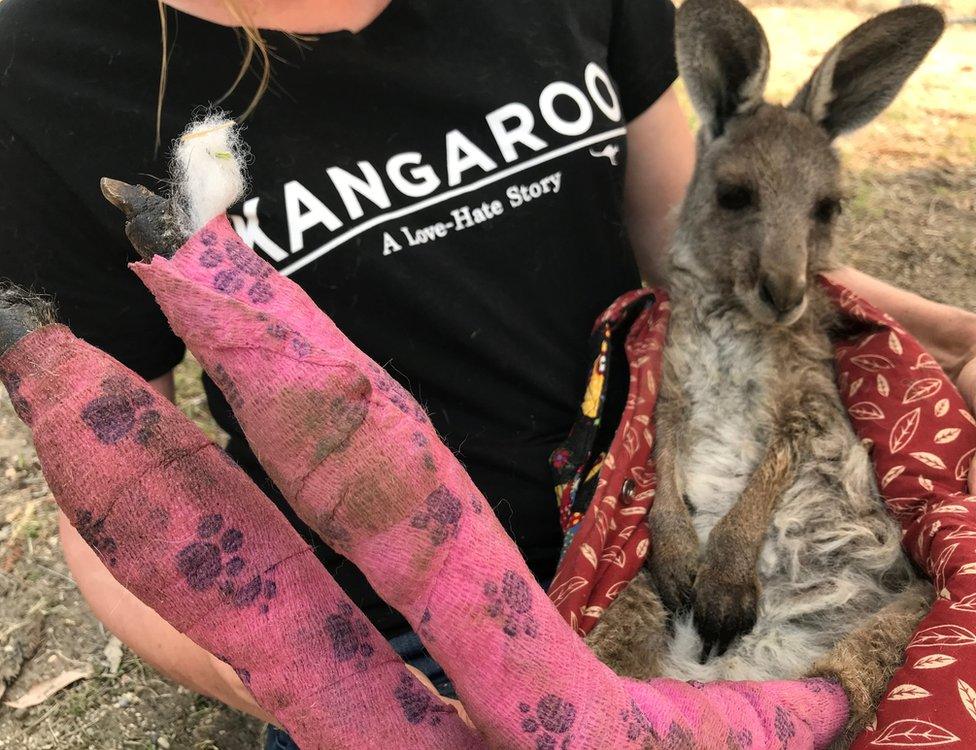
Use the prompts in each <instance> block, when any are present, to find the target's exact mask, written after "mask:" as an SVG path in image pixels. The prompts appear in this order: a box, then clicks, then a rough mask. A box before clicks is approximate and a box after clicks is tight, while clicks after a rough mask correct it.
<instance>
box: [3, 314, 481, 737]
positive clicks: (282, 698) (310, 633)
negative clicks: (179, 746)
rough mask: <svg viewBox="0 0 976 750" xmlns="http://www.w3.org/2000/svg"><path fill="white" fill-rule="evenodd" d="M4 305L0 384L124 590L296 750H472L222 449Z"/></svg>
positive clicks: (75, 343)
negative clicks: (283, 732)
mask: <svg viewBox="0 0 976 750" xmlns="http://www.w3.org/2000/svg"><path fill="white" fill-rule="evenodd" d="M12 300H13V298H12V297H10V296H8V297H6V298H4V297H3V295H0V352H4V350H6V352H5V353H3V354H2V356H0V377H2V379H3V382H4V385H5V386H6V387H7V390H8V391H9V393H10V396H11V399H12V401H13V404H14V406H15V408H16V410H17V412H18V414H19V415H20V416H21V418H22V419H23V420H24V421H25V422H26V423H27V424H28V425H30V427H31V429H32V431H33V434H34V441H35V444H36V446H37V452H38V455H39V457H40V459H41V463H42V465H43V467H44V475H45V477H46V478H47V481H48V483H49V485H50V487H51V490H52V492H53V493H54V496H55V498H56V499H57V501H58V504H59V505H60V506H61V508H62V510H64V512H65V513H66V515H67V516H68V518H69V519H70V520H71V523H72V524H73V525H74V526H75V527H76V528H77V529H78V531H79V532H80V534H81V536H82V537H83V538H84V539H85V541H86V542H87V543H88V544H89V545H90V546H91V547H92V548H93V549H94V550H95V551H96V552H97V553H98V555H99V557H100V558H101V560H102V561H103V562H104V563H105V565H106V566H107V567H108V569H109V570H110V571H111V572H112V574H113V575H114V576H115V577H116V579H118V581H119V582H120V583H122V585H124V586H125V587H126V588H127V589H129V590H130V591H132V592H133V593H134V594H135V595H136V596H137V597H139V599H141V600H142V601H143V602H145V603H146V604H147V605H149V606H150V607H152V608H153V609H154V610H155V611H156V612H158V613H159V614H160V615H161V616H162V617H163V618H164V619H166V620H167V621H168V622H170V623H171V624H172V625H173V626H174V627H176V628H177V629H178V630H179V631H181V632H183V633H185V634H186V635H188V636H189V637H190V638H191V639H192V640H193V641H194V642H196V643H198V644H199V645H200V646H202V647H203V648H205V649H207V650H208V651H210V652H212V653H214V654H216V655H218V656H219V658H221V659H223V660H224V661H226V662H227V663H228V664H230V665H231V666H232V667H234V668H235V670H236V671H237V673H238V675H240V677H241V679H242V681H243V682H244V684H245V685H246V686H247V687H248V689H249V690H250V691H251V693H252V694H253V695H254V697H255V699H256V700H257V702H258V703H259V704H260V705H261V706H262V707H263V708H264V709H265V710H267V711H268V712H269V713H270V714H272V715H273V716H275V717H276V719H277V720H278V722H279V723H280V724H281V725H282V726H283V727H285V728H286V729H287V730H288V731H289V732H290V733H291V734H292V736H293V737H295V739H296V741H297V742H298V743H299V744H300V745H301V747H302V748H303V749H308V750H312V749H313V748H323V749H324V748H329V749H330V750H331V749H332V748H356V749H360V748H367V747H370V748H372V747H375V748H381V747H419V748H443V749H444V750H454V749H455V748H462V747H463V748H468V747H475V748H477V747H480V746H481V742H480V740H479V739H478V738H476V737H475V736H474V734H473V733H472V732H471V731H470V730H469V729H468V728H467V727H465V726H464V725H463V724H462V723H461V721H460V719H459V718H458V716H457V714H456V713H455V712H454V710H453V709H451V708H448V707H447V706H445V705H443V704H441V703H440V702H439V701H438V700H437V698H436V697H434V696H433V695H431V694H430V693H429V692H428V691H427V690H425V689H424V688H423V687H422V686H421V685H420V684H419V683H417V682H416V680H415V679H414V678H413V677H412V676H411V675H410V674H409V672H408V671H407V670H406V668H405V667H404V665H403V663H402V661H401V660H400V658H399V657H398V656H397V655H396V654H395V653H394V652H393V650H392V649H391V648H390V646H389V644H388V643H387V642H386V641H385V640H384V639H383V638H382V636H381V635H380V634H379V633H378V632H376V630H375V629H374V628H373V627H372V626H371V625H370V624H369V622H368V621H367V620H366V618H365V616H364V615H362V613H360V612H359V611H358V610H357V609H356V607H355V606H354V605H353V604H352V602H351V601H350V600H349V599H348V597H346V596H345V594H344V593H343V592H342V591H341V589H340V588H339V587H338V585H337V584H336V583H335V581H333V580H332V578H331V577H330V576H329V575H328V573H326V571H325V570H324V569H323V568H322V567H321V564H320V563H319V562H318V560H317V559H316V558H315V556H314V554H313V553H312V552H311V550H310V549H309V548H308V547H307V545H305V544H304V543H303V542H302V541H301V539H300V538H299V537H298V535H297V533H296V532H295V531H294V530H293V529H292V528H291V527H290V526H289V525H288V523H287V521H286V520H285V519H284V517H283V516H281V514H280V513H279V512H278V510H277V509H276V508H275V507H274V506H273V505H272V503H271V502H270V501H269V500H268V499H267V498H266V497H264V495H262V494H261V492H260V491H259V490H258V489H257V487H256V486H255V485H254V484H253V483H252V482H251V481H250V480H249V479H248V478H247V476H246V475H245V474H244V473H243V472H242V471H241V470H240V469H239V468H238V467H237V466H236V465H235V464H234V463H233V462H232V461H231V460H230V459H229V458H228V457H227V456H226V454H224V452H223V451H221V450H220V449H219V448H217V447H216V446H214V445H213V444H212V443H210V442H209V441H208V440H207V438H206V437H205V436H204V435H203V434H202V433H201V432H200V431H199V430H198V429H197V428H196V427H195V426H194V425H193V424H192V423H190V422H189V421H188V420H187V419H185V418H184V417H183V415H182V414H181V413H180V412H179V410H178V409H177V408H176V407H175V406H174V405H173V404H171V403H170V402H169V401H167V400H165V399H163V398H162V397H161V396H159V395H158V394H156V393H155V392H154V391H152V390H151V389H150V388H149V387H148V386H147V385H146V384H145V382H143V381H142V380H141V379H140V378H138V377H137V376H136V375H135V374H134V373H132V372H131V371H129V370H127V369H126V368H124V367H123V366H122V365H120V364H118V363H117V362H115V361H114V360H113V359H111V358H110V357H108V356H107V355H105V354H103V353H102V352H100V351H98V350H96V349H94V348H93V347H91V346H89V345H88V344H85V343H84V342H82V341H80V340H78V339H77V338H75V337H74V336H73V335H72V334H71V332H70V331H69V330H68V329H67V328H65V327H63V326H59V325H50V324H47V325H42V324H44V323H49V321H48V320H39V319H38V318H37V316H36V315H34V316H33V317H31V315H32V312H31V309H32V308H31V307H30V305H24V304H18V303H16V302H15V301H13V302H12ZM38 326H41V327H38ZM33 328H37V330H33V332H31V329H33ZM8 347H9V348H8Z"/></svg>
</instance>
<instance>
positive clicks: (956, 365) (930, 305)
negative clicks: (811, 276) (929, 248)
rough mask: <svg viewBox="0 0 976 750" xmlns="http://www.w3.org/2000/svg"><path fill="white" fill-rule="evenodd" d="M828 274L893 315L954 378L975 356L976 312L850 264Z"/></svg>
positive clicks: (956, 377)
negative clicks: (946, 303) (939, 300)
mask: <svg viewBox="0 0 976 750" xmlns="http://www.w3.org/2000/svg"><path fill="white" fill-rule="evenodd" d="M827 275H828V277H829V278H830V279H832V280H833V281H836V282H838V283H839V284H842V285H843V286H846V287H847V288H848V289H850V290H851V291H853V292H854V293H855V294H857V295H859V296H861V297H863V298H864V299H866V300H867V301H868V302H870V303H871V304H872V305H874V306H875V307H878V308H880V309H881V310H884V311H885V312H886V313H888V314H889V315H891V316H892V317H893V318H894V319H895V320H897V321H898V322H899V323H900V324H901V325H903V326H904V327H905V328H906V329H907V330H908V332H909V333H911V334H912V335H913V336H915V338H917V339H918V340H919V341H920V342H921V343H922V345H923V346H924V347H925V348H926V349H927V350H928V351H929V352H930V353H931V354H932V356H933V357H935V359H936V361H937V362H938V363H939V364H940V365H941V366H942V368H943V369H944V370H945V371H946V372H947V373H948V375H949V377H951V378H952V379H954V380H956V379H958V377H959V374H960V372H961V371H962V368H963V367H964V366H965V365H966V363H967V362H969V361H970V360H972V359H973V358H974V357H976V314H974V313H972V312H970V311H967V310H963V309H960V308H958V307H952V306H950V305H943V304H940V303H938V302H932V301H931V300H927V299H925V298H924V297H920V296H919V295H917V294H914V293H912V292H909V291H906V290H904V289H899V288H898V287H895V286H892V285H890V284H887V283H885V282H884V281H881V280H880V279H876V278H874V277H873V276H869V275H867V274H866V273H862V272H861V271H858V270H856V269H854V268H850V267H848V266H844V267H841V268H838V269H836V270H834V271H831V272H830V273H829V274H827Z"/></svg>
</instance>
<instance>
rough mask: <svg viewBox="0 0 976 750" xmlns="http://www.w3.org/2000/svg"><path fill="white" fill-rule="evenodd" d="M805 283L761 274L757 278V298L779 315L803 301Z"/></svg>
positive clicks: (790, 310)
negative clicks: (760, 276) (758, 278)
mask: <svg viewBox="0 0 976 750" xmlns="http://www.w3.org/2000/svg"><path fill="white" fill-rule="evenodd" d="M805 294H806V285H805V284H804V283H802V282H801V283H798V282H797V281H794V280H792V279H785V278H780V279H777V278H774V277H773V276H771V275H770V274H763V276H762V278H760V280H759V298H760V299H761V300H762V301H763V302H764V303H765V304H767V305H768V306H769V307H771V308H772V309H773V310H774V311H775V312H776V313H778V314H779V315H785V314H786V313H789V312H792V311H793V310H795V309H796V308H797V307H798V306H799V305H800V304H802V303H803V297H804V295H805Z"/></svg>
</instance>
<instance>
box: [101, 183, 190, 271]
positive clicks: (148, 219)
mask: <svg viewBox="0 0 976 750" xmlns="http://www.w3.org/2000/svg"><path fill="white" fill-rule="evenodd" d="M100 185H101V188H102V195H104V196H105V199H106V200H107V201H108V202H109V203H111V204H112V205H113V206H115V207H116V208H117V209H119V210H120V211H121V212H122V213H123V214H125V236H126V237H128V238H129V242H131V243H132V247H134V248H135V251H136V252H137V253H139V255H140V257H142V259H143V260H152V257H153V256H154V255H162V256H163V257H164V258H171V257H172V256H173V254H174V253H176V251H177V250H179V248H180V246H181V245H182V244H183V243H184V242H185V241H186V236H185V234H184V233H183V232H182V231H181V230H180V228H179V222H178V221H177V220H176V218H175V213H174V211H173V206H172V202H171V201H169V200H168V199H166V198H163V197H162V196H160V195H156V194H155V193H154V192H152V191H151V190H149V189H148V188H145V187H143V186H142V185H129V184H128V183H126V182H122V181H121V180H113V179H112V178H110V177H103V178H102V180H101V183H100Z"/></svg>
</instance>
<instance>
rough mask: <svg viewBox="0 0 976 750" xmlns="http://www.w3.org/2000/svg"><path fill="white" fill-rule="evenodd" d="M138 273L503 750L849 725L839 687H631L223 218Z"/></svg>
mask: <svg viewBox="0 0 976 750" xmlns="http://www.w3.org/2000/svg"><path fill="white" fill-rule="evenodd" d="M133 268H134V270H135V271H136V273H137V274H138V275H139V276H140V278H141V279H142V280H143V281H144V282H145V284H146V285H147V286H148V287H149V289H150V290H151V291H152V292H153V294H154V295H155V296H156V298H157V300H158V301H159V303H160V305H161V306H162V308H163V310H164V312H165V313H166V315H167V317H168V318H169V321H170V324H171V326H172V328H173V330H174V331H175V332H176V333H177V334H178V335H179V336H181V337H182V338H183V339H184V340H185V341H186V343H187V345H188V346H189V347H190V349H191V350H192V351H193V353H194V354H195V356H196V357H197V358H198V359H199V360H200V361H201V363H202V364H203V365H204V367H205V368H206V369H207V371H208V372H209V373H210V375H211V377H213V379H214V380H215V381H216V383H217V384H218V385H219V386H220V387H221V389H222V390H223V392H224V394H225V396H226V397H227V400H228V402H229V403H230V405H231V406H232V407H233V409H234V412H235V414H236V415H237V418H238V420H239V421H240V424H241V426H242V427H243V429H244V431H245V433H246V434H247V437H248V440H249V442H250V444H251V446H252V447H253V448H254V450H255V453H256V454H257V456H258V458H259V459H260V461H261V463H262V464H263V465H264V467H265V469H266V470H267V471H268V473H269V474H270V476H271V477H272V478H273V479H274V481H275V482H276V483H277V484H278V486H279V487H280V489H281V490H282V492H283V493H284V495H285V497H286V498H287V499H288V501H289V502H290V503H291V504H292V505H293V507H294V508H295V510H296V511H297V512H298V513H299V515H300V516H301V517H302V518H303V519H304V520H305V521H306V522H307V523H308V524H309V525H310V526H311V527H312V528H314V529H315V530H316V531H317V532H318V533H319V534H320V535H321V536H322V538H323V539H324V540H326V541H327V542H328V543H329V544H330V545H332V546H333V547H334V548H335V549H337V550H338V551H340V552H342V553H343V554H344V555H346V556H347V557H349V558H350V559H351V560H352V561H353V562H355V563H356V564H357V565H358V566H359V567H360V568H361V569H362V571H363V572H364V573H365V574H366V576H367V577H368V578H369V580H370V582H371V583H372V585H373V586H374V587H375V589H376V590H377V592H379V594H380V595H381V596H382V597H383V598H384V599H386V601H388V602H389V603H390V604H392V605H393V606H395V607H396V608H397V609H399V610H400V611H401V612H402V613H403V614H404V615H405V616H406V617H407V619H408V620H409V621H410V623H411V625H412V626H413V627H414V629H415V630H416V632H417V633H418V635H419V636H420V637H421V638H422V639H423V641H424V643H425V644H426V645H427V647H428V649H429V651H430V652H431V654H432V655H433V656H434V658H436V659H437V660H438V661H439V662H440V663H441V664H442V665H443V667H444V668H445V670H446V671H447V673H448V675H449V676H450V678H451V679H452V680H453V681H454V684H455V686H456V688H457V691H458V694H459V695H460V697H461V699H462V701H463V703H464V704H465V707H466V709H467V710H468V712H469V714H470V715H471V716H472V718H473V719H474V721H475V723H476V725H477V726H478V727H479V729H481V730H482V731H483V733H484V734H485V737H486V738H487V740H488V741H489V743H490V744H491V745H493V746H498V747H505V748H557V747H558V748H587V749H590V748H592V749H594V750H595V749H597V748H610V747H613V748H632V747H657V746H663V747H682V748H684V747H694V748H709V749H711V748H723V749H724V748H757V749H758V748H766V747H774V748H809V747H825V746H826V745H827V744H828V743H829V742H830V740H831V739H832V737H833V736H834V735H835V734H836V733H837V732H838V731H839V730H840V728H841V727H842V725H843V723H844V721H845V719H846V711H847V701H846V698H845V696H844V694H843V691H842V690H841V689H840V687H839V686H837V685H836V684H834V683H830V682H826V681H822V680H806V681H801V682H775V683H765V684H757V683H716V684H711V685H689V684H686V683H683V682H679V681H674V680H653V681H651V682H649V683H636V682H633V681H629V680H624V679H620V678H618V677H617V676H616V675H614V674H613V673H612V672H611V671H610V670H609V669H608V668H607V667H605V666H604V665H603V664H601V663H600V662H599V661H597V659H596V657H594V656H593V654H592V653H591V652H590V651H589V650H588V649H587V648H586V646H585V644H584V643H583V642H582V641H581V640H580V639H579V638H578V637H577V636H576V634H575V633H573V632H572V630H571V629H570V628H569V627H568V626H567V625H566V624H565V623H564V622H563V620H562V619H561V618H560V616H559V614H558V613H557V611H556V610H555V609H554V608H553V606H552V604H551V603H550V601H549V599H548V597H547V596H546V594H545V592H543V591H542V589H541V588H539V586H538V585H537V584H536V582H535V581H534V580H533V578H532V575H531V574H530V572H529V570H528V569H527V567H526V565H525V563H524V562H523V560H522V558H521V555H520V554H519V552H518V550H517V549H516V547H515V546H514V544H513V543H512V542H511V541H510V540H509V538H508V537H507V536H506V535H505V533H504V531H503V530H502V528H501V526H500V524H499V523H498V521H497V519H496V518H495V516H494V513H492V511H491V508H490V506H489V505H488V503H487V502H486V501H485V499H484V498H483V497H482V495H481V493H480V492H479V491H478V490H477V488H476V487H475V486H474V485H473V484H472V482H471V480H470V479H469V478H468V476H467V474H466V473H465V472H464V470H463V469H462V468H461V466H460V465H459V464H458V462H457V460H456V459H455V457H454V455H453V454H452V453H451V451H450V450H449V449H448V448H446V447H445V446H444V445H443V444H442V443H441V441H440V440H439V439H438V437H437V435H436V434H435V432H434V430H433V428H432V427H431V425H430V422H429V421H428V420H427V418H426V415H425V414H424V412H423V409H422V408H421V407H420V406H419V405H418V404H417V403H416V402H415V401H414V400H413V398H412V397H411V396H410V395H409V394H407V393H406V391H404V390H403V389H402V388H401V387H400V386H399V385H398V384H397V383H396V382H395V381H393V380H392V379H391V378H390V377H389V376H388V375H387V374H386V372H385V371H384V370H383V369H382V368H381V367H379V366H378V365H377V364H376V363H374V362H372V361H371V360H370V359H369V358H368V357H367V356H366V355H364V354H363V353H362V352H360V351H359V350H358V349H357V348H356V347H355V346H354V345H353V344H352V343H351V342H350V341H349V340H348V339H347V338H346V337H345V336H343V334H342V333H341V332H340V331H339V330H338V329H337V328H336V326H335V325H334V324H333V323H332V321H331V320H329V318H328V317H326V315H325V314H324V313H322V312H321V311H320V310H318V308H316V307H315V305H314V304H313V303H312V301H311V300H310V299H309V298H308V297H307V295H305V293H304V292H302V290H301V289H300V288H299V287H298V286H296V285H295V284H293V283H292V282H290V281H288V280H287V279H285V278H284V277H282V276H280V275H278V274H277V273H275V272H274V270H273V269H272V268H271V267H270V266H268V265H267V264H265V263H264V262H263V261H261V260H260V259H259V258H258V257H257V256H256V255H255V254H254V253H253V252H252V251H251V250H250V249H249V248H248V247H247V246H245V245H244V244H243V243H242V242H241V241H240V240H239V238H238V237H237V235H236V234H235V233H234V232H233V230H232V229H231V227H230V225H229V224H228V222H227V220H226V218H225V217H218V218H216V219H214V220H213V221H211V222H210V223H209V224H208V225H207V226H206V227H205V228H204V229H203V230H201V231H200V232H198V233H197V234H196V235H194V236H193V237H192V238H191V239H190V240H189V241H188V242H187V244H186V245H184V247H183V248H181V249H180V251H179V252H178V253H177V254H176V255H175V256H174V258H173V259H172V260H166V259H164V258H161V257H156V258H154V259H153V261H152V263H150V264H135V265H134V266H133ZM391 325H395V321H391Z"/></svg>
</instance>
